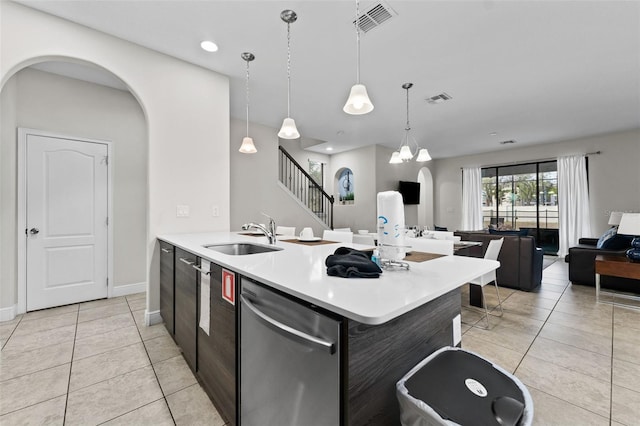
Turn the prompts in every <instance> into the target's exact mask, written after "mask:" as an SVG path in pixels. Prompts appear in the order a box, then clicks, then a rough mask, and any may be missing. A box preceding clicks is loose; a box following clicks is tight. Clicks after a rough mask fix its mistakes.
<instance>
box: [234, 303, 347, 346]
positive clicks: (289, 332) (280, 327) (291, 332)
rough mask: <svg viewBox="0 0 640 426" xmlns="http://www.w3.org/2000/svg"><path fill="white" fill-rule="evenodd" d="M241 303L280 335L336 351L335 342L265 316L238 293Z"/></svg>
mask: <svg viewBox="0 0 640 426" xmlns="http://www.w3.org/2000/svg"><path fill="white" fill-rule="evenodd" d="M240 301H241V303H242V304H243V305H244V306H246V307H247V308H248V309H249V311H251V312H253V314H254V315H256V316H257V317H258V318H260V319H261V320H262V322H263V323H264V324H265V325H267V326H268V327H269V328H271V329H272V330H274V331H277V332H279V333H280V334H281V335H283V336H285V337H289V338H293V339H295V340H297V341H299V342H301V343H303V344H307V345H309V346H313V347H315V348H318V349H322V350H324V351H326V352H329V353H330V354H334V353H335V352H336V344H335V343H333V342H329V341H326V340H323V339H319V338H317V337H315V336H312V335H310V334H307V333H305V332H304V331H300V330H297V329H295V328H293V327H289V326H288V325H286V324H283V323H281V322H280V321H276V320H275V319H273V318H271V317H269V316H267V315H266V314H265V313H264V312H262V311H261V310H259V309H258V308H257V307H256V306H255V305H254V304H253V303H251V302H250V301H249V299H247V298H246V297H244V296H243V295H242V294H241V295H240Z"/></svg>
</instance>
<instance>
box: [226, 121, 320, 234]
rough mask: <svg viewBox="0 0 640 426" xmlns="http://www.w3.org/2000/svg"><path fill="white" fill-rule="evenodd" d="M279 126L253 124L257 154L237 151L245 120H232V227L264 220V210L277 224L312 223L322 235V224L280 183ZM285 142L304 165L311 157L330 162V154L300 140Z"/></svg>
mask: <svg viewBox="0 0 640 426" xmlns="http://www.w3.org/2000/svg"><path fill="white" fill-rule="evenodd" d="M277 133H278V130H277V129H274V128H271V127H266V126H262V125H259V124H253V123H252V124H250V128H249V135H250V136H251V137H252V138H253V142H254V144H255V146H256V149H257V150H258V152H257V153H255V154H241V153H240V152H238V149H239V148H240V144H241V142H242V138H243V137H244V136H245V134H246V128H245V121H244V120H236V119H232V120H231V142H230V143H231V147H230V161H231V230H232V231H237V230H240V227H241V226H242V224H243V223H247V222H258V223H265V222H266V220H267V219H266V218H265V217H264V216H263V215H262V214H261V212H265V213H267V214H269V215H270V216H272V217H273V218H274V219H275V221H276V224H278V225H284V226H295V227H296V232H298V233H299V232H300V230H301V229H302V228H303V227H305V226H311V227H312V228H313V230H314V234H315V235H322V230H323V227H322V225H321V224H320V223H318V222H317V221H316V220H315V219H314V218H313V217H312V216H311V215H310V214H309V213H308V212H307V211H305V210H303V209H302V208H301V207H300V205H299V204H298V203H297V202H296V201H295V200H294V199H293V198H292V197H291V196H290V195H289V194H288V193H287V192H286V191H285V190H284V189H282V187H280V185H278V152H279V151H278V136H277ZM282 145H283V146H284V148H285V149H286V150H287V152H289V154H291V156H292V157H294V158H295V159H296V161H297V162H298V163H300V165H301V166H303V167H305V168H306V167H307V164H308V159H309V158H311V159H313V160H317V161H322V162H325V163H327V162H328V161H329V157H328V156H326V155H322V154H315V153H312V152H309V151H303V150H302V149H301V148H300V142H299V141H298V140H293V141H287V140H282Z"/></svg>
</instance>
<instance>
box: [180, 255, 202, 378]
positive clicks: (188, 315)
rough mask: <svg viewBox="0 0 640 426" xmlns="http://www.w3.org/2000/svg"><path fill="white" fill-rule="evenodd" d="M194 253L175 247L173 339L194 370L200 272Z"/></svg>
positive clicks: (196, 351)
mask: <svg viewBox="0 0 640 426" xmlns="http://www.w3.org/2000/svg"><path fill="white" fill-rule="evenodd" d="M198 262H199V259H198V257H196V255H194V254H192V253H189V252H187V251H184V250H182V249H180V248H178V247H176V248H175V295H174V296H175V297H174V299H175V305H174V306H175V311H174V312H175V314H174V323H175V327H174V340H175V341H176V343H177V344H178V346H180V348H181V349H182V355H183V356H184V358H185V360H186V361H187V364H189V367H190V368H191V370H192V371H194V372H195V371H196V370H197V367H198V364H197V354H198V339H197V336H198V334H197V329H198V280H199V275H200V272H198V270H197V269H196V268H194V267H193V266H194V265H196V266H197V265H198V264H199V263H198Z"/></svg>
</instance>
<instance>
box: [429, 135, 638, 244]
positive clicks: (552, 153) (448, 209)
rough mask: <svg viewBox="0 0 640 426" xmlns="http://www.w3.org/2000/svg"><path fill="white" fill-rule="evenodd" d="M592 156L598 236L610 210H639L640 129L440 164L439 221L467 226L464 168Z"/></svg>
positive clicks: (591, 186)
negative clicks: (600, 152)
mask: <svg viewBox="0 0 640 426" xmlns="http://www.w3.org/2000/svg"><path fill="white" fill-rule="evenodd" d="M595 151H602V154H600V155H591V156H589V196H590V197H589V198H590V200H589V201H590V205H591V229H592V232H593V236H594V237H595V236H599V235H601V234H602V233H603V232H604V231H605V230H606V229H607V228H608V225H607V221H608V219H609V212H610V211H640V173H638V164H640V130H638V129H636V130H632V131H627V132H618V133H611V134H607V135H601V136H593V137H589V138H582V139H577V140H570V141H562V142H556V143H551V144H544V145H537V146H532V147H525V148H511V149H505V150H503V151H495V152H492V153H487V154H481V155H471V156H463V157H454V158H445V159H441V160H436V161H435V172H434V186H435V194H434V196H435V200H436V217H435V220H436V221H437V222H438V223H439V224H442V225H444V226H447V227H448V228H449V229H450V230H451V229H460V227H461V225H462V211H461V206H462V175H461V170H460V168H461V167H465V166H481V167H484V166H490V165H500V164H511V163H522V162H527V161H536V160H540V159H549V158H556V157H558V156H563V155H576V154H585V153H589V152H595Z"/></svg>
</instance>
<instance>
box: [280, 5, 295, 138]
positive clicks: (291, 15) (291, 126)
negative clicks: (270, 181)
mask: <svg viewBox="0 0 640 426" xmlns="http://www.w3.org/2000/svg"><path fill="white" fill-rule="evenodd" d="M280 19H282V20H283V21H284V22H286V23H287V118H285V119H284V120H283V121H282V127H281V128H280V131H279V132H278V137H281V138H282V139H298V138H299V137H300V133H299V132H298V129H297V128H296V122H295V121H294V119H293V118H291V24H293V23H294V22H296V20H297V19H298V15H297V14H296V13H295V12H294V11H293V10H288V9H287V10H283V11H282V12H281V13H280Z"/></svg>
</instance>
